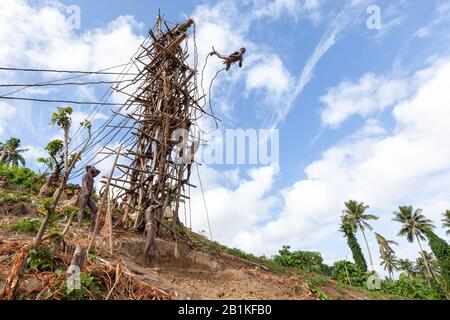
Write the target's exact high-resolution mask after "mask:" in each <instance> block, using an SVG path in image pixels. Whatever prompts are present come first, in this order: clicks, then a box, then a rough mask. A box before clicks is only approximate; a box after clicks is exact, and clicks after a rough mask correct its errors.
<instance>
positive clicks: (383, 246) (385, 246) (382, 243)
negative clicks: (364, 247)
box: [375, 232, 398, 255]
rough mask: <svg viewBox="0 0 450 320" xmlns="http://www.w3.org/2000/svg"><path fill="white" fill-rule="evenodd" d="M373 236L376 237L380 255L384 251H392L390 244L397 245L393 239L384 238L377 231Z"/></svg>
mask: <svg viewBox="0 0 450 320" xmlns="http://www.w3.org/2000/svg"><path fill="white" fill-rule="evenodd" d="M375 238H376V239H377V242H378V246H379V247H380V255H383V253H384V252H390V253H394V249H392V248H391V246H390V244H395V245H396V246H398V243H397V242H395V241H393V240H386V239H385V238H384V237H382V236H381V235H380V234H379V233H376V232H375Z"/></svg>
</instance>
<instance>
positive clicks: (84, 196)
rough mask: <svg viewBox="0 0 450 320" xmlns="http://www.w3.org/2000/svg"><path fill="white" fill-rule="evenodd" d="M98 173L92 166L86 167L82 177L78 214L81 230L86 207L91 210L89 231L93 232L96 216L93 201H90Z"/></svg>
mask: <svg viewBox="0 0 450 320" xmlns="http://www.w3.org/2000/svg"><path fill="white" fill-rule="evenodd" d="M99 173H100V171H99V170H97V169H95V167H94V166H86V173H85V174H84V176H83V180H82V181H83V184H82V187H81V193H80V211H79V212H78V228H81V223H82V221H83V214H84V210H85V209H86V206H87V207H88V208H89V210H91V227H90V231H94V227H95V218H96V216H97V207H96V206H95V202H94V200H92V193H93V192H94V178H95V177H96V176H98V174H99Z"/></svg>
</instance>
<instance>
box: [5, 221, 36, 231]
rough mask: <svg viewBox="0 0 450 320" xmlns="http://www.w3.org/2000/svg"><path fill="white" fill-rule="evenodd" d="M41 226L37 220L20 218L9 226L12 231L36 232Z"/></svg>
mask: <svg viewBox="0 0 450 320" xmlns="http://www.w3.org/2000/svg"><path fill="white" fill-rule="evenodd" d="M40 226H41V220H40V219H37V218H33V219H31V218H22V219H20V220H17V221H16V222H15V223H13V224H11V225H10V226H9V229H10V230H12V231H23V232H37V231H38V230H39V227H40Z"/></svg>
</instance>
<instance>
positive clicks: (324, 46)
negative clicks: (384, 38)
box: [271, 1, 363, 128]
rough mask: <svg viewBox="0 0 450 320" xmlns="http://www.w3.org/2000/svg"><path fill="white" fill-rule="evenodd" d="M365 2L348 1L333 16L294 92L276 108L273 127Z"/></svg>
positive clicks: (285, 112) (287, 111)
mask: <svg viewBox="0 0 450 320" xmlns="http://www.w3.org/2000/svg"><path fill="white" fill-rule="evenodd" d="M362 3H363V2H358V3H355V1H348V2H347V3H346V4H345V5H344V7H343V8H342V9H341V11H339V13H338V14H337V15H336V16H335V17H334V18H333V20H332V22H331V23H330V25H329V26H328V28H327V29H326V31H325V32H324V34H323V35H322V37H321V39H320V41H319V44H318V45H317V46H316V48H315V50H314V52H313V54H312V55H311V56H310V58H309V59H308V61H307V62H306V64H305V66H304V68H303V70H302V72H301V74H300V76H299V77H298V80H297V82H296V85H295V88H294V90H293V92H292V93H291V94H290V95H289V96H288V97H287V102H286V104H285V105H284V106H280V108H278V109H277V110H275V112H274V114H273V115H272V119H271V127H273V128H274V127H277V126H278V125H279V124H280V122H282V121H283V120H284V119H285V118H286V116H287V114H288V113H289V111H290V110H291V109H292V107H293V105H294V102H295V100H296V99H297V98H298V96H299V95H300V94H301V93H302V92H303V89H304V88H305V86H306V85H307V84H308V83H309V82H310V81H311V78H312V77H313V75H314V69H315V68H316V65H317V63H318V62H319V61H320V59H321V58H322V57H323V56H324V55H325V53H327V52H328V50H330V48H331V47H333V45H334V44H335V43H336V41H337V40H338V37H339V35H340V34H341V33H342V32H343V30H344V29H345V28H347V27H348V26H349V25H351V24H352V23H353V22H354V21H355V16H356V14H357V13H358V9H359V8H360V7H361V5H362Z"/></svg>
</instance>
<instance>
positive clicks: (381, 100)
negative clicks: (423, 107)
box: [320, 73, 411, 126]
mask: <svg viewBox="0 0 450 320" xmlns="http://www.w3.org/2000/svg"><path fill="white" fill-rule="evenodd" d="M410 85H411V83H410V81H408V79H395V78H392V77H387V76H376V75H374V74H373V73H367V74H365V75H363V76H362V77H361V78H360V79H359V80H358V81H357V82H356V83H353V82H350V81H347V80H345V81H343V82H341V83H340V84H339V85H338V86H337V87H334V88H331V89H330V90H328V92H327V93H326V95H324V96H322V97H320V101H321V102H322V103H324V104H325V108H324V109H323V110H322V112H321V119H322V122H323V123H324V124H325V125H327V126H338V125H339V124H341V123H342V122H343V121H345V120H346V119H347V118H349V117H350V116H352V115H355V114H357V115H360V116H364V117H366V116H369V115H371V114H372V113H373V112H374V111H380V110H383V109H384V108H386V107H388V106H391V105H393V104H394V103H396V102H398V101H400V100H401V99H403V98H405V97H406V96H407V95H408V92H409V90H410V89H408V88H409V87H410Z"/></svg>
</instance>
